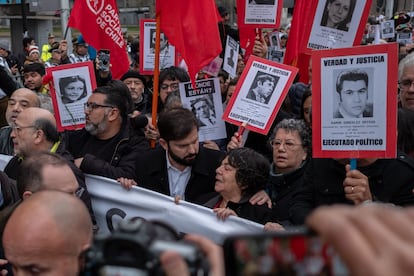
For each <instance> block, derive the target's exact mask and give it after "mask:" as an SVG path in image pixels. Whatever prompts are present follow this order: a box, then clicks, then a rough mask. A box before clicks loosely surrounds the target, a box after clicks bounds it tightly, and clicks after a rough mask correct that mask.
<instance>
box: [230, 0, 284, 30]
mask: <svg viewBox="0 0 414 276" xmlns="http://www.w3.org/2000/svg"><path fill="white" fill-rule="evenodd" d="M282 7H283V1H282V0H238V1H237V16H238V17H241V20H240V21H239V22H242V23H243V24H242V25H243V26H241V27H242V28H243V27H244V25H246V26H249V27H253V28H277V27H278V26H279V25H280V18H281V14H282Z"/></svg>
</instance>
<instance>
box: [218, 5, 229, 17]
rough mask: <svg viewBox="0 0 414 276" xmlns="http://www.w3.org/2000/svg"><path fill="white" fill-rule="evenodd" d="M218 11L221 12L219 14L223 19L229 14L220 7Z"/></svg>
mask: <svg viewBox="0 0 414 276" xmlns="http://www.w3.org/2000/svg"><path fill="white" fill-rule="evenodd" d="M217 9H218V12H219V14H220V16H221V17H223V16H225V15H227V14H229V13H228V12H227V10H226V9H225V8H224V7H218V8H217Z"/></svg>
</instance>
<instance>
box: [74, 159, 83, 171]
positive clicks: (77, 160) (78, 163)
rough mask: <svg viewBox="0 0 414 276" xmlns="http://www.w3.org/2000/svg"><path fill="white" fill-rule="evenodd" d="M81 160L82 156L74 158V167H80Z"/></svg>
mask: <svg viewBox="0 0 414 276" xmlns="http://www.w3.org/2000/svg"><path fill="white" fill-rule="evenodd" d="M82 161H83V157H79V158H76V159H75V160H74V161H73V163H75V165H76V167H78V168H80V166H81V164H82Z"/></svg>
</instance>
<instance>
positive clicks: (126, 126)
mask: <svg viewBox="0 0 414 276" xmlns="http://www.w3.org/2000/svg"><path fill="white" fill-rule="evenodd" d="M131 107H132V100H131V95H130V93H129V90H128V87H127V86H126V85H125V84H124V83H123V82H122V81H119V80H113V81H111V82H109V83H108V85H106V86H100V87H98V88H96V89H95V90H94V91H93V93H92V95H91V96H90V97H89V99H88V101H87V102H86V103H85V116H86V124H85V128H83V129H81V130H77V131H72V132H68V133H67V136H66V137H65V140H66V146H67V147H66V148H67V150H68V151H69V152H70V153H71V154H72V155H73V156H74V157H75V165H76V166H77V167H78V168H80V169H81V170H82V171H83V172H84V173H89V174H95V175H100V176H104V177H108V178H112V179H117V178H119V177H129V178H132V177H133V175H134V170H135V160H136V158H137V157H138V155H140V154H142V153H143V152H144V151H146V150H148V149H149V144H148V141H147V140H146V139H145V137H144V134H143V132H142V130H141V129H140V128H141V127H143V126H140V127H138V126H135V127H132V126H131V124H130V123H131V122H130V118H129V116H128V113H129V111H130V109H131ZM146 123H147V121H146Z"/></svg>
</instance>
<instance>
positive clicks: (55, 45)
mask: <svg viewBox="0 0 414 276" xmlns="http://www.w3.org/2000/svg"><path fill="white" fill-rule="evenodd" d="M59 46H60V45H59V42H57V41H56V42H53V43H52V46H51V48H50V49H49V53H52V52H53V51H56V50H59Z"/></svg>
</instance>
